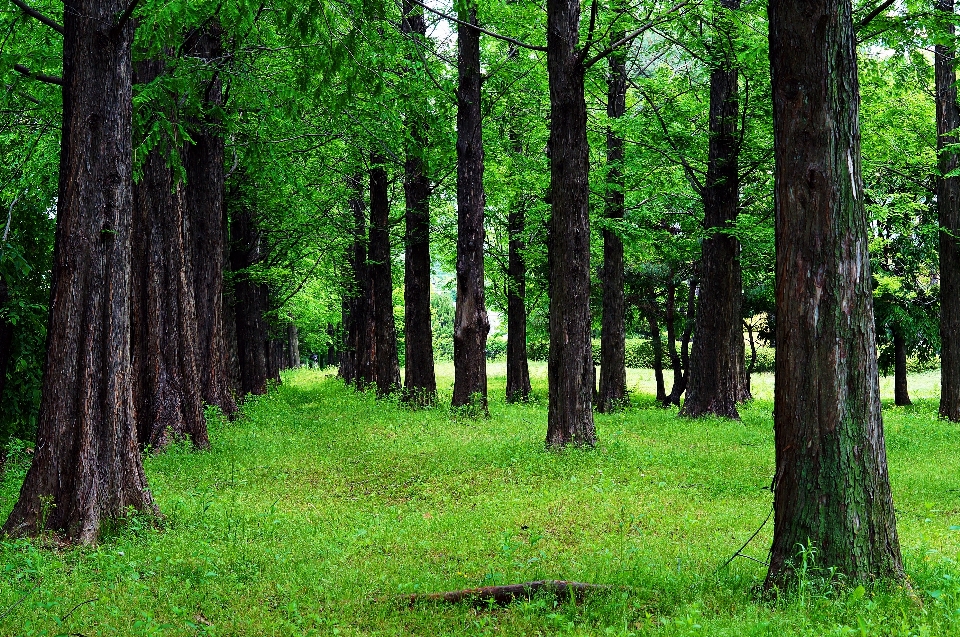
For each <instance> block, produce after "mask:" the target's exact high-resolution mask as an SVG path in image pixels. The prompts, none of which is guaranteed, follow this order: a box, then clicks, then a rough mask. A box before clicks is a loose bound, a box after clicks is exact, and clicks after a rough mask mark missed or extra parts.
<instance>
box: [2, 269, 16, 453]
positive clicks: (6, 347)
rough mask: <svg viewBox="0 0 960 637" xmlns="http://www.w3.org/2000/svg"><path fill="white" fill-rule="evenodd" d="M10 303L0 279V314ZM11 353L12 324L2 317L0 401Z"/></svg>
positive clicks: (3, 282) (3, 451)
mask: <svg viewBox="0 0 960 637" xmlns="http://www.w3.org/2000/svg"><path fill="white" fill-rule="evenodd" d="M9 302H10V289H9V287H8V286H7V282H6V281H4V280H3V279H2V278H0V312H2V311H3V310H5V309H6V307H7V304H8V303H9ZM12 353H13V324H12V323H11V322H10V321H9V320H8V319H7V318H6V317H5V316H4V317H0V400H3V397H4V396H3V392H4V391H5V390H6V387H7V368H8V367H9V366H10V356H11V355H12ZM6 442H7V441H6V440H5V439H0V444H2V445H4V449H3V450H0V465H2V464H3V454H4V453H5V448H6Z"/></svg>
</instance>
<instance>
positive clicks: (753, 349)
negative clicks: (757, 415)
mask: <svg viewBox="0 0 960 637" xmlns="http://www.w3.org/2000/svg"><path fill="white" fill-rule="evenodd" d="M747 336H748V338H749V339H750V364H749V365H748V366H747V373H746V377H747V379H746V388H747V395H748V396H752V395H753V392H752V389H751V387H750V384H751V381H752V379H753V372H754V370H755V369H756V368H757V341H756V339H754V337H753V324H752V323H748V324H747Z"/></svg>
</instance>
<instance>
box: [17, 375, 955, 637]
mask: <svg viewBox="0 0 960 637" xmlns="http://www.w3.org/2000/svg"><path fill="white" fill-rule="evenodd" d="M439 372H440V378H441V384H442V386H443V388H444V390H445V397H444V400H449V395H450V390H451V387H452V383H453V370H452V366H451V365H449V364H447V365H441V367H440V370H439ZM532 372H533V375H534V389H535V394H536V398H537V400H535V401H534V402H533V403H532V404H529V405H523V406H510V405H506V404H504V401H503V398H502V396H503V390H504V375H505V370H504V366H503V365H502V364H492V365H491V369H490V373H491V382H490V388H491V398H492V400H491V405H490V418H489V419H485V420H471V419H469V418H458V417H453V416H451V414H450V411H449V409H448V408H446V406H444V407H441V408H436V409H431V410H425V411H409V410H405V409H403V408H401V407H398V406H397V405H396V404H394V403H391V402H378V401H376V400H375V399H374V398H373V397H372V396H370V395H358V394H355V393H354V392H353V391H351V390H348V389H346V388H344V387H343V385H342V384H341V383H339V382H338V381H337V379H336V378H334V377H333V373H332V370H327V371H325V372H320V371H310V370H300V371H296V372H292V373H288V374H287V375H286V376H285V377H284V384H283V386H281V387H279V388H278V389H277V390H276V391H274V392H273V393H271V394H270V395H269V396H266V397H262V398H259V399H256V400H252V401H249V402H248V403H247V404H246V407H245V409H244V417H243V418H242V419H240V420H238V421H236V422H232V423H225V422H220V421H214V422H212V423H211V432H210V434H211V435H210V437H211V441H212V444H213V448H212V450H211V451H208V452H203V453H195V452H192V451H190V450H189V449H187V448H175V449H171V450H169V451H168V452H166V453H164V454H159V455H152V456H148V457H146V458H145V463H146V467H147V474H148V476H149V480H150V485H151V488H152V490H153V493H154V496H155V498H156V500H157V503H158V504H159V506H160V508H161V510H162V511H163V513H164V514H165V519H164V520H163V522H162V524H161V525H160V528H156V527H154V526H153V525H151V524H149V523H148V521H145V520H143V519H140V518H137V517H132V518H131V519H130V520H129V522H128V524H127V525H126V526H125V527H124V528H122V529H120V530H118V531H117V532H116V533H115V534H114V535H113V536H111V537H109V538H107V539H106V540H105V541H104V542H103V543H102V544H101V545H100V546H98V547H96V548H78V549H70V550H64V551H59V550H58V551H55V550H50V549H44V548H40V544H39V543H38V542H37V541H32V542H31V541H24V540H15V541H13V540H6V541H0V635H4V636H5V635H58V634H82V635H87V636H93V635H171V636H173V635H197V634H212V635H309V634H316V635H337V634H339V635H359V634H363V635H548V634H549V635H553V634H570V635H648V634H650V635H737V636H741V635H777V636H783V635H947V634H960V567H958V565H957V559H958V556H960V426H958V425H955V424H949V423H946V422H941V421H939V420H938V419H937V411H936V408H937V392H938V378H937V374H936V373H931V374H922V375H917V376H913V377H911V384H912V395H913V398H914V401H915V405H914V406H913V407H910V408H894V407H893V406H892V397H893V383H892V379H884V381H883V395H884V399H885V400H884V406H885V411H884V417H885V423H886V432H887V448H888V452H889V457H890V475H891V480H892V481H893V489H894V498H895V501H896V507H897V512H898V523H899V531H900V540H901V543H902V546H903V553H904V559H905V561H906V568H907V571H908V573H909V577H910V581H911V583H912V590H913V594H912V595H911V594H908V593H907V592H905V591H904V590H899V589H896V590H888V589H885V588H882V587H875V588H868V589H867V590H864V589H862V588H852V587H848V586H844V585H843V583H842V582H837V581H835V580H834V581H832V582H831V581H829V580H830V578H829V575H826V576H824V575H823V574H822V573H817V572H816V571H812V572H811V575H810V577H809V578H808V579H806V580H805V581H804V586H803V588H802V590H801V591H800V592H799V593H798V594H796V595H793V596H791V597H790V599H781V600H777V601H760V600H759V599H758V598H757V596H756V594H755V587H756V586H757V584H758V583H760V582H761V581H762V578H763V576H764V574H765V566H764V565H763V564H762V563H760V562H762V561H763V560H765V558H766V554H767V551H768V548H769V545H770V531H771V524H768V525H767V526H766V527H765V528H764V529H763V530H762V531H761V532H760V533H759V535H758V536H757V538H756V539H755V540H754V541H753V542H752V543H751V544H750V545H749V546H748V547H747V548H746V549H745V551H744V552H745V553H747V554H748V555H749V556H751V557H752V558H755V560H757V561H753V560H751V559H747V558H737V559H735V560H733V561H732V562H731V563H730V565H729V566H728V567H726V568H720V567H721V565H722V564H723V563H724V562H725V561H726V560H727V558H729V557H730V556H731V555H733V554H734V552H735V551H736V550H737V549H738V548H739V547H740V546H741V544H743V543H744V542H745V541H746V540H747V539H748V538H749V537H750V536H751V535H752V534H753V532H754V531H755V530H756V529H757V528H758V527H759V526H760V525H761V523H762V522H763V521H764V519H765V518H766V517H767V514H768V512H769V511H770V508H771V501H772V496H771V493H770V491H769V486H770V482H771V478H772V475H773V445H772V442H773V431H772V418H771V410H772V406H773V405H772V393H773V392H772V377H771V376H759V377H757V378H755V380H754V389H755V392H754V393H755V395H756V397H757V398H756V400H755V401H754V402H753V403H751V404H750V405H749V406H747V407H745V408H744V409H743V410H742V416H743V421H742V422H728V421H722V420H709V419H708V420H699V421H691V420H685V419H680V418H678V417H677V416H676V413H675V411H665V410H662V409H658V408H656V407H655V406H654V405H653V400H652V398H651V394H652V393H653V382H652V372H649V371H646V370H631V372H630V374H629V384H630V386H631V388H632V389H633V391H634V392H635V393H634V397H633V400H634V407H633V408H631V409H629V410H627V411H624V412H622V413H620V414H616V415H609V416H603V415H598V416H597V429H598V435H599V441H600V442H599V445H598V447H597V448H596V449H594V450H591V451H576V450H573V451H567V452H563V453H554V452H548V451H546V450H545V449H544V445H543V440H544V436H545V433H546V404H545V401H546V379H545V377H546V370H545V368H544V367H543V366H542V365H534V368H533V369H532ZM25 470H26V461H25V459H24V457H23V456H20V458H19V460H17V461H15V462H14V463H13V464H12V466H11V467H10V469H9V470H8V472H7V474H6V475H5V476H4V477H3V480H2V485H0V516H2V517H3V519H5V517H6V515H7V513H8V512H9V511H10V509H11V507H12V506H13V502H14V499H15V497H16V494H17V491H18V489H19V485H20V482H21V481H22V478H23V474H24V472H25ZM814 557H815V555H814ZM537 579H570V580H578V581H584V582H595V583H604V584H613V585H615V587H616V588H615V589H614V590H613V591H612V592H610V593H604V594H599V595H595V596H592V597H590V598H588V600H587V601H586V602H585V603H584V604H582V605H579V606H575V605H573V604H571V603H570V602H569V601H564V600H562V599H561V600H559V601H557V600H554V599H553V598H550V597H538V598H535V599H534V600H532V601H525V602H518V603H515V604H513V605H511V606H509V607H507V608H494V609H485V608H474V607H472V606H468V605H456V606H450V605H434V604H420V605H417V606H415V607H413V608H408V607H404V606H402V605H400V604H398V603H396V601H395V599H394V598H395V597H396V596H398V595H401V594H406V593H413V592H429V591H443V590H452V589H458V588H465V587H475V586H481V585H488V584H501V583H514V582H522V581H528V580H537Z"/></svg>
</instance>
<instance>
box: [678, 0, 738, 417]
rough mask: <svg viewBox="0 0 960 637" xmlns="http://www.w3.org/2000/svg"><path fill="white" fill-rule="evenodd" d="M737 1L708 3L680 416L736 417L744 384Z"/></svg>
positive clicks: (719, 0)
mask: <svg viewBox="0 0 960 637" xmlns="http://www.w3.org/2000/svg"><path fill="white" fill-rule="evenodd" d="M739 8H740V0H715V2H714V18H713V24H714V37H713V42H712V43H711V45H710V47H709V53H710V59H711V62H712V64H713V68H712V69H711V72H710V145H709V156H708V160H707V178H706V183H705V184H704V187H703V190H702V193H703V212H704V218H703V228H704V232H705V233H706V237H705V238H704V240H703V257H702V259H701V262H700V294H699V297H698V304H699V308H700V309H699V311H698V312H697V316H696V328H695V330H694V333H695V335H696V338H694V339H693V351H692V358H691V361H690V373H689V378H690V380H689V385H688V387H687V397H686V400H685V401H684V404H683V409H682V410H681V412H680V413H681V414H683V415H686V416H703V415H706V414H713V415H716V416H726V417H728V418H739V417H740V414H739V412H738V411H737V403H738V402H741V401H743V400H745V399H746V398H747V397H748V396H747V391H746V388H745V387H744V381H745V379H746V375H745V373H744V361H745V356H744V342H743V320H742V318H741V316H740V314H741V306H742V304H743V283H742V275H741V271H740V242H739V241H738V240H737V238H736V237H735V236H734V235H732V234H730V232H731V230H732V229H733V226H734V224H735V223H736V219H737V215H738V213H739V211H740V168H739V163H740V162H739V155H740V148H739V147H740V134H739V121H740V107H739V106H740V98H739V95H740V90H739V86H738V83H739V69H738V68H737V51H736V23H735V18H734V17H733V16H732V15H731V12H733V11H736V10H737V9H739Z"/></svg>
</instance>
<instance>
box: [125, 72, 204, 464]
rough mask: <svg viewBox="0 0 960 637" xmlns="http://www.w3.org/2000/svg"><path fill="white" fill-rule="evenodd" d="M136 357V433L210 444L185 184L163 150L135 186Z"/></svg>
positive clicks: (139, 76)
mask: <svg viewBox="0 0 960 637" xmlns="http://www.w3.org/2000/svg"><path fill="white" fill-rule="evenodd" d="M160 73H162V63H161V62H159V61H145V62H140V63H139V64H138V65H137V73H136V78H135V79H136V83H144V84H146V83H148V82H151V81H153V80H154V79H155V78H156V77H157V76H158V75H159V74H160ZM133 194H134V202H133V224H132V226H133V227H132V230H131V244H132V258H133V262H132V290H131V292H132V294H131V308H130V312H131V329H132V339H131V360H132V365H133V397H134V401H133V402H134V410H135V417H136V422H137V438H138V440H139V442H140V444H141V445H149V446H151V447H153V448H155V449H162V448H163V447H165V446H166V445H167V444H168V443H169V442H171V441H173V440H179V439H183V438H189V439H190V441H191V442H192V443H193V444H194V446H196V447H200V448H205V447H208V446H209V444H210V441H209V439H208V438H207V425H206V421H205V420H204V417H203V399H202V397H201V395H200V388H201V386H202V383H201V379H200V376H199V368H198V365H197V350H198V343H197V316H196V309H195V307H194V279H193V265H192V259H191V247H192V246H191V243H190V236H189V233H188V224H187V219H186V216H185V212H186V211H185V206H184V197H183V186H182V184H179V183H177V179H176V177H175V175H174V174H173V169H172V168H171V167H170V166H169V165H168V164H167V160H166V157H165V155H164V153H163V152H161V149H159V148H155V149H153V150H152V151H150V153H149V154H148V155H147V158H146V160H145V162H144V165H143V179H142V180H141V182H140V183H139V184H136V185H135V186H134V188H133Z"/></svg>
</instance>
